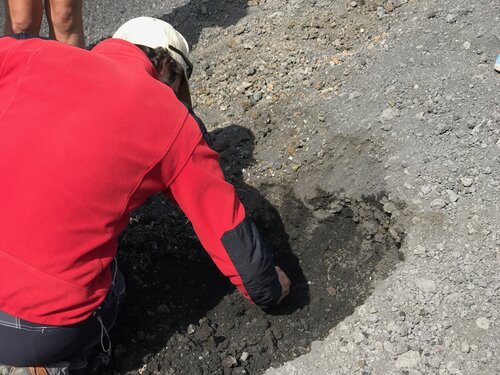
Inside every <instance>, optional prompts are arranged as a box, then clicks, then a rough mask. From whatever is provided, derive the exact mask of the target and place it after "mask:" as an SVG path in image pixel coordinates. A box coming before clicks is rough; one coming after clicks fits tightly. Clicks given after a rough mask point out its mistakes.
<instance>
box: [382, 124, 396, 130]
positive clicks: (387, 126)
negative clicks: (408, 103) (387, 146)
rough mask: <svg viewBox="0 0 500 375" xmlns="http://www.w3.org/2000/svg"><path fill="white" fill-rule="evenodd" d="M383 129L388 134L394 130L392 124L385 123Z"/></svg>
mask: <svg viewBox="0 0 500 375" xmlns="http://www.w3.org/2000/svg"><path fill="white" fill-rule="evenodd" d="M381 128H382V130H385V131H386V132H388V131H391V130H392V128H393V126H392V124H389V123H385V124H383V125H382V126H381Z"/></svg>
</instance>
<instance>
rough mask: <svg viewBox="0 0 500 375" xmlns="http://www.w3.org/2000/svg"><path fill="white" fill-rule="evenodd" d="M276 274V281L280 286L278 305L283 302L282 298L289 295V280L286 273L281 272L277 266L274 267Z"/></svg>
mask: <svg viewBox="0 0 500 375" xmlns="http://www.w3.org/2000/svg"><path fill="white" fill-rule="evenodd" d="M275 268H276V272H277V273H278V280H279V282H280V284H281V297H280V299H279V300H278V304H279V303H280V302H281V301H283V298H285V297H286V296H287V295H288V294H289V293H290V284H291V282H290V279H289V278H288V276H287V275H286V273H284V272H283V270H282V269H281V268H279V267H278V266H275Z"/></svg>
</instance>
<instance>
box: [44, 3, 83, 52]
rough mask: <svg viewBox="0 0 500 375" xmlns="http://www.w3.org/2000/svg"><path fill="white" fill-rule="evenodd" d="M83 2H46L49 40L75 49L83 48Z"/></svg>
mask: <svg viewBox="0 0 500 375" xmlns="http://www.w3.org/2000/svg"><path fill="white" fill-rule="evenodd" d="M82 1H83V0H47V1H46V4H45V7H46V10H45V12H46V14H47V20H48V23H49V30H50V38H51V39H56V40H58V41H60V42H64V43H67V44H71V45H74V46H77V47H82V48H84V47H85V38H84V35H83V15H82V13H83V12H82Z"/></svg>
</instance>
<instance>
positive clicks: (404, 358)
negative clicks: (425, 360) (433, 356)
mask: <svg viewBox="0 0 500 375" xmlns="http://www.w3.org/2000/svg"><path fill="white" fill-rule="evenodd" d="M419 362H420V354H419V353H418V352H417V351H416V350H410V351H408V352H406V353H403V354H401V355H400V356H399V357H398V359H397V360H396V367H397V368H412V367H416V366H417V365H418V363H419Z"/></svg>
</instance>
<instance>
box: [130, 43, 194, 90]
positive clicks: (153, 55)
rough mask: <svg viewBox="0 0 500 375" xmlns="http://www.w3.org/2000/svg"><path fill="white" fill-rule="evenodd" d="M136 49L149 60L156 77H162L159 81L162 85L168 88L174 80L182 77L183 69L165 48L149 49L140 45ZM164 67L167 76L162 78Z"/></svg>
mask: <svg viewBox="0 0 500 375" xmlns="http://www.w3.org/2000/svg"><path fill="white" fill-rule="evenodd" d="M137 47H139V48H140V49H141V50H142V51H143V52H144V53H145V54H146V56H147V57H148V58H149V60H150V61H151V63H152V64H153V66H154V68H155V69H156V72H157V73H158V75H159V76H160V77H162V79H161V81H162V82H163V83H165V84H167V85H169V86H170V85H171V84H172V82H174V81H175V80H176V78H178V77H179V76H183V75H184V69H183V68H182V66H181V65H180V64H179V63H178V62H177V61H175V60H174V58H173V57H172V55H170V52H168V50H167V49H166V48H162V47H158V48H150V47H146V46H142V45H137ZM164 67H168V74H165V75H163V76H162V70H163V69H164Z"/></svg>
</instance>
